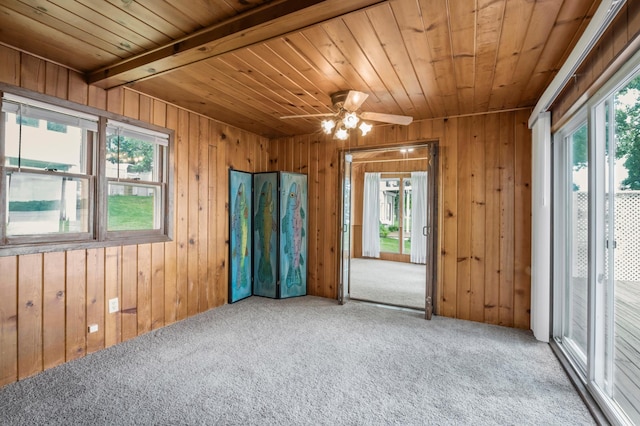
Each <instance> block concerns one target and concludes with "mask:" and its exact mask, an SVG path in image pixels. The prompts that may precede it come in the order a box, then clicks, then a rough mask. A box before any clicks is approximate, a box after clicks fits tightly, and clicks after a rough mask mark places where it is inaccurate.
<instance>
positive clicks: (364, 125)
mask: <svg viewBox="0 0 640 426" xmlns="http://www.w3.org/2000/svg"><path fill="white" fill-rule="evenodd" d="M358 128H359V129H360V132H361V133H362V136H367V133H369V132H370V131H371V124H369V123H365V122H364V121H363V122H362V123H360V126H359V127H358Z"/></svg>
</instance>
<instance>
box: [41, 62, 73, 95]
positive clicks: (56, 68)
mask: <svg viewBox="0 0 640 426" xmlns="http://www.w3.org/2000/svg"><path fill="white" fill-rule="evenodd" d="M68 86H69V71H68V70H67V69H66V68H63V67H61V66H60V65H56V64H52V63H51V62H47V63H46V64H45V86H44V87H45V88H44V92H45V93H46V94H47V95H51V96H56V97H58V98H62V99H65V98H66V97H67V91H68Z"/></svg>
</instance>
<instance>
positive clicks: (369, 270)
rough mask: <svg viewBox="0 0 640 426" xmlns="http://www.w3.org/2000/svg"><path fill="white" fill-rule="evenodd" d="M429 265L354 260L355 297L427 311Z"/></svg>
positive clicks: (353, 280) (351, 290) (352, 285)
mask: <svg viewBox="0 0 640 426" xmlns="http://www.w3.org/2000/svg"><path fill="white" fill-rule="evenodd" d="M425 274H426V266H425V265H422V264H415V263H402V262H391V261H388V260H379V259H367V258H357V259H351V287H350V293H351V294H350V295H351V298H352V299H360V300H366V301H372V302H378V303H384V304H389V305H395V306H406V307H410V308H415V309H421V310H424V306H425V301H424V299H425V287H426V285H425V282H426V281H425Z"/></svg>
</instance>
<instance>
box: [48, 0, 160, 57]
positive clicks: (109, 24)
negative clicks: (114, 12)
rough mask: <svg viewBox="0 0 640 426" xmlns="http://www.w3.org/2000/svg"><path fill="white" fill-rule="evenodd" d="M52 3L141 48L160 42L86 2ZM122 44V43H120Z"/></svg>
mask: <svg viewBox="0 0 640 426" xmlns="http://www.w3.org/2000/svg"><path fill="white" fill-rule="evenodd" d="M48 1H49V2H50V3H52V4H56V5H57V6H59V7H61V8H63V9H65V10H67V11H69V12H70V13H73V14H74V15H76V16H81V17H83V18H84V19H86V20H87V21H88V22H89V23H90V24H91V26H92V27H100V28H102V29H104V30H105V31H108V32H110V33H112V34H114V36H115V37H117V38H121V39H123V40H124V42H125V43H128V44H130V45H132V46H133V45H135V46H138V47H139V48H140V49H141V50H145V49H149V48H152V47H156V46H158V45H159V43H156V42H154V41H153V40H150V39H148V38H145V37H143V36H141V35H140V34H138V33H137V32H135V31H132V30H130V29H129V28H127V27H125V26H123V25H120V24H119V23H118V22H116V21H114V20H113V19H111V18H110V17H108V16H105V15H103V14H101V13H99V12H97V11H95V10H93V9H92V8H90V7H88V6H86V5H85V4H82V3H79V2H78V0H74V1H72V2H70V1H68V0H48ZM118 44H120V43H118Z"/></svg>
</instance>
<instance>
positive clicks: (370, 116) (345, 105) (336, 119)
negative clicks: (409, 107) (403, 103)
mask: <svg viewBox="0 0 640 426" xmlns="http://www.w3.org/2000/svg"><path fill="white" fill-rule="evenodd" d="M368 96H369V95H368V94H367V93H364V92H358V91H357V90H342V91H340V92H336V93H333V94H332V95H331V103H332V104H333V109H334V111H335V112H328V113H320V114H301V115H285V116H283V117H280V118H281V119H288V118H305V117H333V119H327V120H324V121H323V122H322V124H321V125H322V130H324V132H325V133H327V134H331V133H333V136H334V138H337V139H346V138H347V137H348V130H350V129H354V128H355V127H356V126H357V125H358V122H360V126H359V129H360V131H361V132H362V135H363V136H364V135H366V134H367V133H368V132H369V130H371V125H370V124H368V123H366V122H364V121H361V120H370V121H379V122H382V123H390V124H401V125H404V126H406V125H408V124H410V123H411V122H412V121H413V117H410V116H408V115H395V114H384V113H378V112H367V111H363V112H360V113H357V111H358V109H359V108H360V106H361V105H362V104H363V103H364V101H365V100H366V99H367V97H368ZM334 128H335V130H334Z"/></svg>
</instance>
